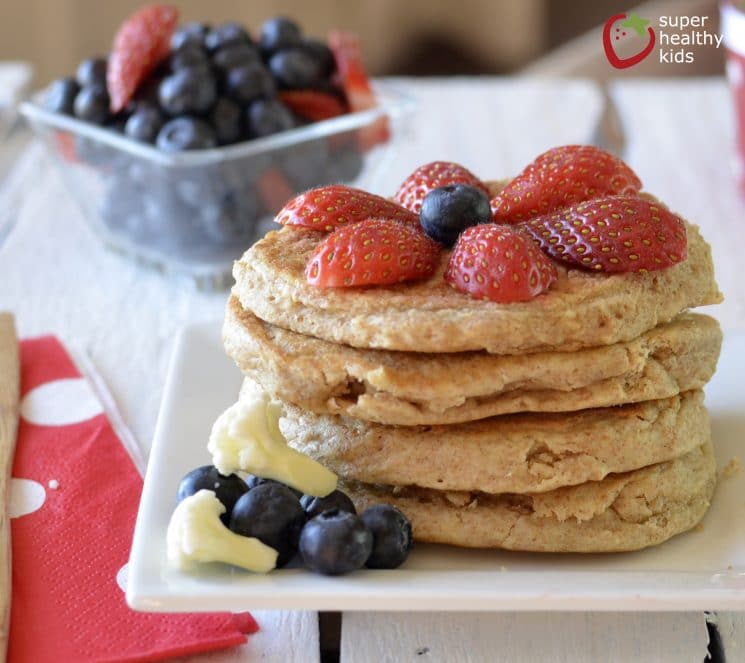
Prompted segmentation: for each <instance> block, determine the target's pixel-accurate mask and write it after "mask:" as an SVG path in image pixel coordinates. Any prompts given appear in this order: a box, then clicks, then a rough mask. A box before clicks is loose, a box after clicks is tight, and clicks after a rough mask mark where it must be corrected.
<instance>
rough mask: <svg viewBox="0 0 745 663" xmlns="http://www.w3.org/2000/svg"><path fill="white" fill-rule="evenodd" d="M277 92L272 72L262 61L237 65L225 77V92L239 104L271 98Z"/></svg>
mask: <svg viewBox="0 0 745 663" xmlns="http://www.w3.org/2000/svg"><path fill="white" fill-rule="evenodd" d="M276 92H277V88H276V86H275V85H274V80H273V79H272V77H271V74H270V73H269V72H268V71H267V70H266V69H265V68H264V66H263V65H262V64H260V63H255V64H247V65H243V66H241V67H235V68H234V69H231V70H230V71H228V74H227V76H226V78H225V93H226V94H227V95H228V96H229V97H231V98H233V99H235V101H237V102H238V103H239V104H250V103H251V102H252V101H256V100H257V99H270V98H271V97H273V96H274V95H275V94H276Z"/></svg>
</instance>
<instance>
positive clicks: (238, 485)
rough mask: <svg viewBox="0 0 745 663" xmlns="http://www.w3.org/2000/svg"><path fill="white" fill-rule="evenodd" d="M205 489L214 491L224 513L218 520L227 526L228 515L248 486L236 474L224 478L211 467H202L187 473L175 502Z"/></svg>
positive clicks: (179, 486)
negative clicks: (223, 508)
mask: <svg viewBox="0 0 745 663" xmlns="http://www.w3.org/2000/svg"><path fill="white" fill-rule="evenodd" d="M202 489H207V490H211V491H214V493H215V495H216V496H217V499H218V500H220V502H222V505H223V506H224V507H225V513H223V514H222V515H221V516H220V520H222V521H223V523H225V525H227V524H228V523H229V522H230V514H231V513H232V512H233V507H234V506H235V503H236V502H237V501H238V498H240V496H241V495H243V494H244V493H247V492H248V486H247V485H246V482H245V481H243V479H241V478H240V477H239V476H238V475H237V474H229V475H228V476H225V475H224V474H220V473H219V472H218V471H217V469H216V468H215V467H214V466H213V465H202V467H198V468H196V469H195V470H192V471H191V472H189V473H188V474H187V475H186V476H184V478H183V479H181V483H179V485H178V490H177V491H176V502H180V501H181V500H183V499H184V498H186V497H189V496H190V495H193V494H194V493H196V492H197V491H199V490H202Z"/></svg>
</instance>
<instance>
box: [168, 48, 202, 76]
mask: <svg viewBox="0 0 745 663" xmlns="http://www.w3.org/2000/svg"><path fill="white" fill-rule="evenodd" d="M209 64H210V62H209V58H208V57H207V53H206V52H205V50H204V49H203V48H202V47H201V46H195V45H193V44H187V45H185V46H182V47H181V48H179V49H177V50H175V51H172V52H171V55H170V56H169V58H168V67H169V69H170V71H172V72H173V71H176V70H177V69H187V68H189V67H209Z"/></svg>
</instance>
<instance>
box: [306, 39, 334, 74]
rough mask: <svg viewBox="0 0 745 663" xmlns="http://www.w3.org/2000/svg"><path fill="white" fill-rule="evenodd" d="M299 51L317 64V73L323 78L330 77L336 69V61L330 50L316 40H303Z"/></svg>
mask: <svg viewBox="0 0 745 663" xmlns="http://www.w3.org/2000/svg"><path fill="white" fill-rule="evenodd" d="M299 48H300V50H301V51H303V52H304V53H306V54H307V55H309V56H310V57H311V58H313V59H314V60H315V61H316V62H317V63H318V71H319V72H320V75H321V76H323V77H324V78H326V77H328V76H331V74H332V73H334V71H335V69H336V59H335V58H334V54H333V53H332V52H331V49H330V48H329V47H328V46H327V45H326V44H324V43H323V42H322V41H319V40H318V39H303V41H302V43H301V44H300V45H299Z"/></svg>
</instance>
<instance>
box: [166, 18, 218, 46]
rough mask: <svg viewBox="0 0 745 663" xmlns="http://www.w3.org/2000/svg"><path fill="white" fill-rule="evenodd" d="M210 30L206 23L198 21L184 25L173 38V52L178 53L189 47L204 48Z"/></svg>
mask: <svg viewBox="0 0 745 663" xmlns="http://www.w3.org/2000/svg"><path fill="white" fill-rule="evenodd" d="M208 29H209V28H208V27H207V26H206V25H205V24H204V23H200V22H198V21H193V22H191V23H187V24H185V25H182V26H181V27H180V28H179V29H178V30H176V32H174V33H173V36H172V37H171V50H173V51H177V50H179V49H180V48H183V47H184V46H187V45H189V46H198V47H200V48H201V47H203V46H204V37H205V35H206V34H207V31H208Z"/></svg>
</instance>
